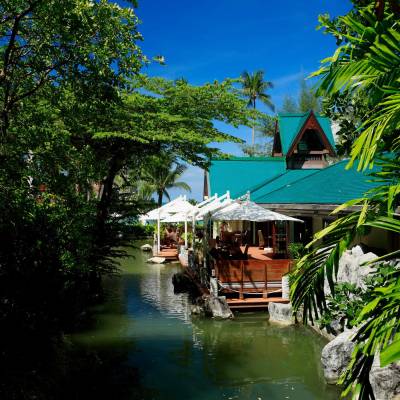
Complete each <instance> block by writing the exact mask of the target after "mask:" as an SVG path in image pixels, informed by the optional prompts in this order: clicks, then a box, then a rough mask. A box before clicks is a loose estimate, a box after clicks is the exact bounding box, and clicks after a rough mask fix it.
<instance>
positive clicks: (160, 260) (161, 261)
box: [147, 257, 166, 264]
mask: <svg viewBox="0 0 400 400" xmlns="http://www.w3.org/2000/svg"><path fill="white" fill-rule="evenodd" d="M165 261H166V258H165V257H151V258H149V259H148V260H147V262H149V263H153V264H164V263H165Z"/></svg>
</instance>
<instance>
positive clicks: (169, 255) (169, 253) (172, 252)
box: [153, 249, 178, 261]
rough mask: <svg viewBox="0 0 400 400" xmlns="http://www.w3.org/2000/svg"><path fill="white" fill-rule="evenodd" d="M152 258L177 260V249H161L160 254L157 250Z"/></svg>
mask: <svg viewBox="0 0 400 400" xmlns="http://www.w3.org/2000/svg"><path fill="white" fill-rule="evenodd" d="M153 256H154V257H164V258H165V259H166V260H168V261H176V260H178V250H177V249H162V250H161V251H160V252H157V250H155V251H154V253H153Z"/></svg>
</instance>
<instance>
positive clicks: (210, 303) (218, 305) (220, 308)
mask: <svg viewBox="0 0 400 400" xmlns="http://www.w3.org/2000/svg"><path fill="white" fill-rule="evenodd" d="M203 300H204V311H205V314H206V315H210V316H211V317H213V318H217V319H229V318H233V313H232V311H231V309H230V308H229V306H228V303H227V302H226V298H225V297H222V296H219V297H217V296H214V295H208V296H204V297H203Z"/></svg>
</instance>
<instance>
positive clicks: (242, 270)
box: [228, 261, 244, 300]
mask: <svg viewBox="0 0 400 400" xmlns="http://www.w3.org/2000/svg"><path fill="white" fill-rule="evenodd" d="M228 262H229V261H228ZM240 266H241V279H240V289H239V299H240V300H243V273H244V261H241V262H240Z"/></svg>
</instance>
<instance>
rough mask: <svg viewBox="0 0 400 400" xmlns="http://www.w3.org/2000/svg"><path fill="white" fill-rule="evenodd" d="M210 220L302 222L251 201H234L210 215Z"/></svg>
mask: <svg viewBox="0 0 400 400" xmlns="http://www.w3.org/2000/svg"><path fill="white" fill-rule="evenodd" d="M211 219H213V220H214V221H252V222H266V221H294V222H304V221H302V220H301V219H297V218H293V217H289V216H288V215H283V214H280V213H277V212H274V211H271V210H267V209H266V208H264V207H261V206H259V205H258V204H256V203H254V202H252V201H235V202H234V203H232V204H230V205H228V206H226V207H224V208H222V209H220V210H219V211H216V212H215V213H213V214H212V216H211Z"/></svg>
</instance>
